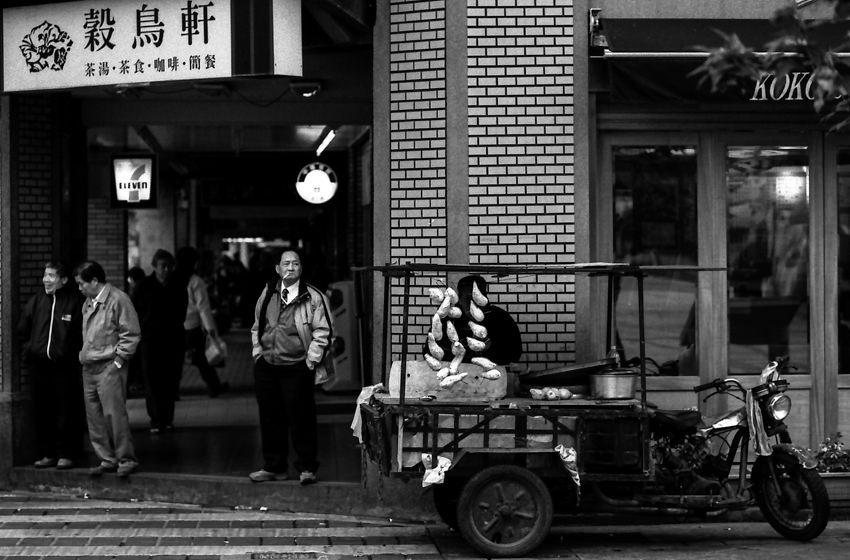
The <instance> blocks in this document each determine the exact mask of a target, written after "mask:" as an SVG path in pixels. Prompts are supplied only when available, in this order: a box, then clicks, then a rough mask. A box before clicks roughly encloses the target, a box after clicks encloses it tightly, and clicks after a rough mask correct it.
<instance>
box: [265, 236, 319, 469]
mask: <svg viewBox="0 0 850 560" xmlns="http://www.w3.org/2000/svg"><path fill="white" fill-rule="evenodd" d="M275 271H276V272H277V274H278V276H279V277H280V278H279V279H277V280H276V281H275V280H273V281H270V283H269V284H268V285H267V286H266V287H265V289H264V290H263V293H262V294H261V295H260V298H259V299H258V300H257V304H256V306H255V308H254V325H253V326H252V327H251V342H252V345H253V350H252V356H253V358H254V364H255V365H254V383H255V386H254V387H255V390H256V393H257V406H258V408H259V412H260V435H261V440H262V447H263V459H264V461H265V463H264V465H263V467H262V468H261V469H260V470H257V471H255V472H252V473H251V474H249V475H248V478H250V479H251V481H253V482H266V481H269V480H285V479H286V478H287V470H288V461H287V455H288V452H289V438H290V437H291V438H292V444H293V448H294V449H295V453H296V454H297V459H296V461H295V468H296V470H298V471H299V472H300V473H301V474H300V477H299V480H300V482H301V484H313V483H314V482H316V469H317V468H318V466H319V462H318V460H317V454H318V442H317V431H318V430H317V425H316V424H317V422H316V401H315V396H314V393H313V391H314V386H315V383H316V382H322V381H324V379H325V377H324V375H323V374H324V371H323V368H324V365H323V363H324V359H325V354H326V352H327V349H328V344H329V342H330V340H331V338H332V337H333V322H332V321H333V316H332V315H331V313H330V308H329V304H328V302H327V299H326V297H325V295H324V294H323V293H322V292H321V291H319V290H318V289H317V288H315V287H313V286H311V285H310V284H307V283H306V282H303V281H302V280H301V273H302V267H301V257H300V256H299V255H298V253H297V252H295V251H292V250H287V251H284V252H283V254H282V255H281V257H280V263H279V264H278V265H277V266H276V267H275Z"/></svg>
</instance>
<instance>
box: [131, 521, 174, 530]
mask: <svg viewBox="0 0 850 560" xmlns="http://www.w3.org/2000/svg"><path fill="white" fill-rule="evenodd" d="M165 524H166V522H165V521H156V520H154V519H145V520H143V521H133V522H132V523H131V524H130V527H132V528H133V529H163V528H165Z"/></svg>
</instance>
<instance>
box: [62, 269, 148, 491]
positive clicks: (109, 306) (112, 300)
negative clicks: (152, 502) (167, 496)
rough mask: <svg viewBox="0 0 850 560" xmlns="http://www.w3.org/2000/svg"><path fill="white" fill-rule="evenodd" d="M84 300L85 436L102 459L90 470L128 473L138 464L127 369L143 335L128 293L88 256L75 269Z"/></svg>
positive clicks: (82, 353)
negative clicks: (131, 418)
mask: <svg viewBox="0 0 850 560" xmlns="http://www.w3.org/2000/svg"><path fill="white" fill-rule="evenodd" d="M74 277H75V279H76V281H77V286H79V288H80V291H81V292H82V293H83V295H85V296H86V301H85V304H84V305H83V348H82V350H80V363H81V364H83V394H84V398H85V405H86V420H87V421H88V425H89V439H90V440H91V443H92V447H93V448H94V452H95V454H97V456H98V458H99V459H100V464H99V465H97V466H95V467H93V468H91V469H89V474H90V475H92V476H100V475H102V474H103V473H106V472H116V471H117V472H118V476H121V477H126V476H129V475H130V473H132V472H133V471H134V470H136V468H138V466H139V461H138V459H137V458H136V451H135V448H134V446H133V437H132V435H131V434H130V419H129V418H128V416H127V370H128V366H129V362H130V359H131V358H132V357H133V354H135V352H136V348H137V347H138V345H139V340H140V339H141V334H140V333H141V331H140V329H139V318H138V316H137V315H136V310H135V308H134V307H133V304H132V302H131V301H130V297H129V296H128V295H127V294H125V293H124V292H122V291H121V290H119V289H118V288H116V287H115V286H113V285H112V284H109V283H107V282H106V273H105V272H104V271H103V267H102V266H100V265H99V264H98V263H96V262H94V261H87V262H84V263H83V264H81V265H80V266H79V267H77V270H76V272H75V274H74Z"/></svg>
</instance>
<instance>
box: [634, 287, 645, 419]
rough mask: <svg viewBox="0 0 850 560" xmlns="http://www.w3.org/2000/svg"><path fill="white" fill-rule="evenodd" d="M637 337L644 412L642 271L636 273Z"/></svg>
mask: <svg viewBox="0 0 850 560" xmlns="http://www.w3.org/2000/svg"><path fill="white" fill-rule="evenodd" d="M636 278H637V288H638V336H639V337H640V404H641V407H642V408H643V410H644V412H646V330H645V329H646V326H645V324H644V314H643V271H642V270H638V273H637V276H636Z"/></svg>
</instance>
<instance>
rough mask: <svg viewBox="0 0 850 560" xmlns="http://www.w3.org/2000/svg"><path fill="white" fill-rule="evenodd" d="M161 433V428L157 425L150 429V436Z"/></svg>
mask: <svg viewBox="0 0 850 560" xmlns="http://www.w3.org/2000/svg"><path fill="white" fill-rule="evenodd" d="M161 433H162V428H160V427H158V426H154V427H153V428H151V429H150V434H151V435H152V436H158V435H159V434H161Z"/></svg>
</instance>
